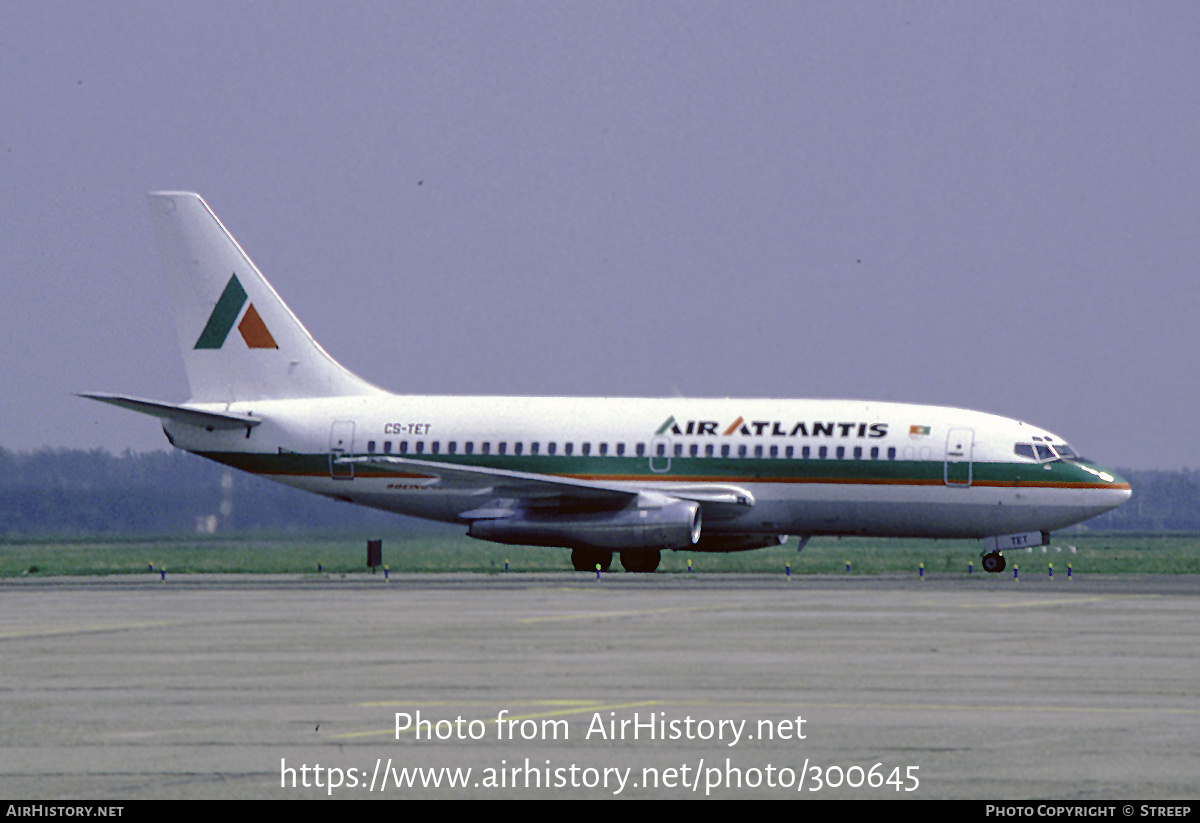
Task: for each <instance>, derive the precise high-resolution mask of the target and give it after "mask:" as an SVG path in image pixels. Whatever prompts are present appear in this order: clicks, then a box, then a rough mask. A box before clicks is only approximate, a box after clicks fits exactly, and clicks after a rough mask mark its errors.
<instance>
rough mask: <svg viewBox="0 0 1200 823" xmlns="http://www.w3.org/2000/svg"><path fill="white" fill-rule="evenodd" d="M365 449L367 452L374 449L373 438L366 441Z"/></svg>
mask: <svg viewBox="0 0 1200 823" xmlns="http://www.w3.org/2000/svg"><path fill="white" fill-rule="evenodd" d="M367 451H369V452H374V451H375V441H374V440H368V441H367Z"/></svg>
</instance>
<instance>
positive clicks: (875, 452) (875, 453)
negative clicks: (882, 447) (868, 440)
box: [871, 446, 879, 460]
mask: <svg viewBox="0 0 1200 823" xmlns="http://www.w3.org/2000/svg"><path fill="white" fill-rule="evenodd" d="M871 459H872V460H878V459H879V447H878V446H872V447H871Z"/></svg>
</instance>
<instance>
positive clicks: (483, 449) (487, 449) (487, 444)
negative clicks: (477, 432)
mask: <svg viewBox="0 0 1200 823" xmlns="http://www.w3.org/2000/svg"><path fill="white" fill-rule="evenodd" d="M479 451H480V453H481V454H491V453H492V442H491V441H490V440H484V441H483V442H482V443H480V444H479Z"/></svg>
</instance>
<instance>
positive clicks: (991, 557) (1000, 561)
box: [983, 552, 1008, 574]
mask: <svg viewBox="0 0 1200 823" xmlns="http://www.w3.org/2000/svg"><path fill="white" fill-rule="evenodd" d="M1007 565H1008V563H1006V562H1005V560H1004V555H1002V554H1000V552H988V553H987V554H985V555H984V556H983V570H984V571H985V572H988V573H990V574H999V573H1000V572H1002V571H1004V568H1005V566H1007Z"/></svg>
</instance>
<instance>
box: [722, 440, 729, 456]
mask: <svg viewBox="0 0 1200 823" xmlns="http://www.w3.org/2000/svg"><path fill="white" fill-rule="evenodd" d="M721 456H722V457H728V456H729V444H728V443H726V444H724V445H723V446H721Z"/></svg>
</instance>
